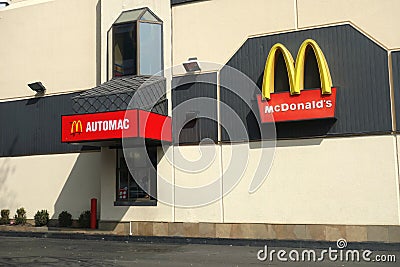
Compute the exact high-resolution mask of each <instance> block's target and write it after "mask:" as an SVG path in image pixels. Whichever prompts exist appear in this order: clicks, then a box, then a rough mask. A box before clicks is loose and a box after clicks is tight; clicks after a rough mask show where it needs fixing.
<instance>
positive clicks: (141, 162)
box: [116, 147, 157, 205]
mask: <svg viewBox="0 0 400 267" xmlns="http://www.w3.org/2000/svg"><path fill="white" fill-rule="evenodd" d="M127 153H128V158H129V159H128V160H129V161H130V164H129V166H130V167H133V168H132V170H131V171H132V173H131V172H130V171H129V169H128V166H127V164H126V160H125V157H124V152H123V151H122V149H118V151H117V192H116V193H117V196H116V205H141V204H146V203H147V204H150V205H152V204H153V205H155V204H156V199H155V198H154V196H155V194H156V192H157V149H156V147H148V148H147V152H146V150H138V151H135V150H134V149H132V151H128V152H127ZM150 195H152V196H150Z"/></svg>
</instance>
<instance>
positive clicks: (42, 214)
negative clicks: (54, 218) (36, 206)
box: [35, 210, 49, 226]
mask: <svg viewBox="0 0 400 267" xmlns="http://www.w3.org/2000/svg"><path fill="white" fill-rule="evenodd" d="M48 222H49V213H48V212H47V210H41V211H37V212H36V214H35V226H45V225H47V223H48Z"/></svg>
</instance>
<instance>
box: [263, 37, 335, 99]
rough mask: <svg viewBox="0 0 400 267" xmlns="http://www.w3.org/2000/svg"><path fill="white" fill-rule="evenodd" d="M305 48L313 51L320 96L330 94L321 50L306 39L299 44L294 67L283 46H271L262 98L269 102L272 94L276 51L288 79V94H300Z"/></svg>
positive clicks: (330, 80) (325, 63)
mask: <svg viewBox="0 0 400 267" xmlns="http://www.w3.org/2000/svg"><path fill="white" fill-rule="evenodd" d="M307 47H311V48H312V49H313V52H314V54H315V57H316V59H317V63H318V71H319V76H320V80H321V91H322V94H324V95H325V94H328V95H329V94H331V93H332V90H331V88H332V78H331V74H330V72H329V68H328V63H327V62H326V59H325V56H324V54H323V53H322V51H321V48H320V47H319V46H318V44H317V43H316V42H315V41H314V40H312V39H307V40H305V41H304V42H303V43H302V44H301V46H300V48H299V51H298V52H297V57H296V66H295V62H294V60H293V57H292V54H291V53H290V52H289V50H288V49H287V48H286V47H285V46H284V45H283V44H281V43H277V44H275V45H274V46H272V48H271V50H270V51H269V54H268V58H267V61H266V63H265V69H264V76H263V84H262V95H263V97H264V98H266V99H268V100H269V99H270V97H271V93H273V92H274V78H275V59H276V54H277V52H278V51H280V52H281V53H282V55H283V58H284V60H285V64H286V69H287V72H288V78H289V86H290V94H291V95H298V94H300V91H301V90H303V89H304V63H305V58H306V50H307Z"/></svg>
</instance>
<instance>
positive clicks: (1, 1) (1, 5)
mask: <svg viewBox="0 0 400 267" xmlns="http://www.w3.org/2000/svg"><path fill="white" fill-rule="evenodd" d="M8 5H10V1H5V0H0V8H4V7H6V6H8Z"/></svg>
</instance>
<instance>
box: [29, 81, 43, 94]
mask: <svg viewBox="0 0 400 267" xmlns="http://www.w3.org/2000/svg"><path fill="white" fill-rule="evenodd" d="M28 86H29V88H31V89H32V90H33V91H35V92H36V93H39V94H43V93H44V91H46V88H45V87H44V86H43V84H42V83H41V82H34V83H29V84H28Z"/></svg>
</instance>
